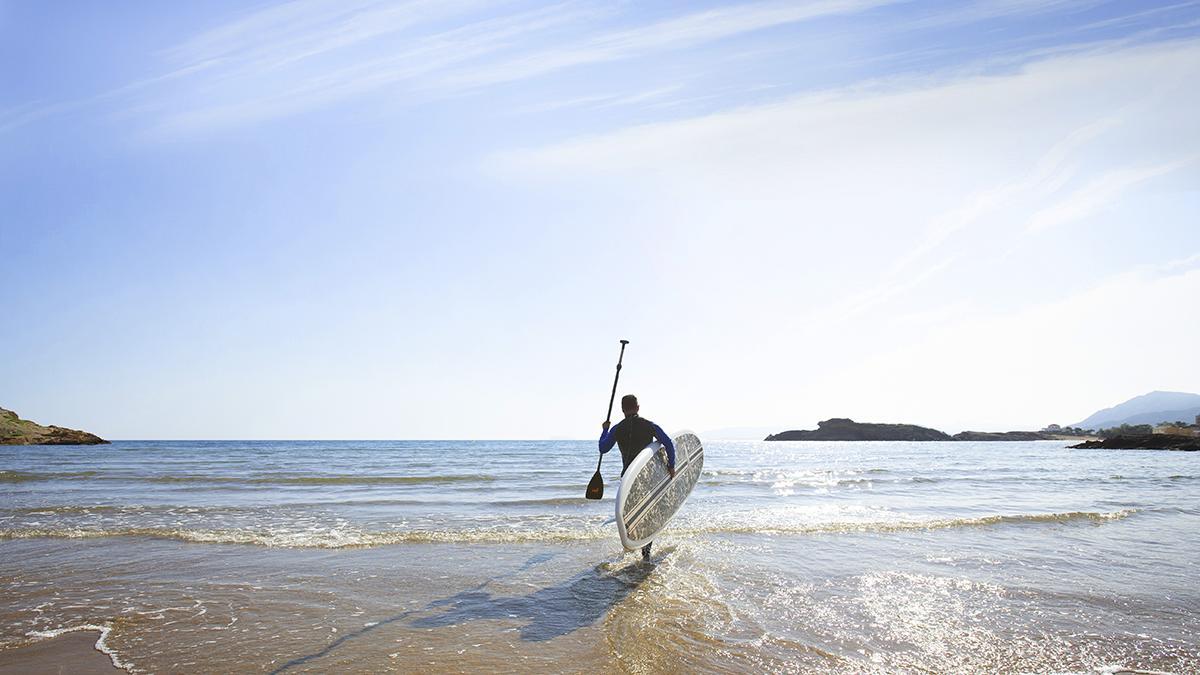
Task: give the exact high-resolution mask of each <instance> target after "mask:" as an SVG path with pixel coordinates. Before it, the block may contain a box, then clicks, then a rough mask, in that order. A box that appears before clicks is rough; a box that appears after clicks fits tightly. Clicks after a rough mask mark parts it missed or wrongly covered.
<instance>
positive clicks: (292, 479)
mask: <svg viewBox="0 0 1200 675" xmlns="http://www.w3.org/2000/svg"><path fill="white" fill-rule="evenodd" d="M86 479H93V480H106V481H126V482H133V483H137V482H143V483H219V484H229V485H422V484H429V485H438V484H444V483H482V482H491V481H494V480H496V478H495V476H490V475H486V474H448V475H444V476H437V475H433V476H372V475H369V474H342V475H335V476H296V475H292V474H286V475H275V476H272V475H259V476H250V477H241V476H213V475H206V474H183V475H160V476H155V475H150V476H145V475H133V474H119V473H115V474H114V473H110V474H105V473H102V472H99V471H68V472H60V473H46V472H26V471H0V483H27V482H33V481H48V480H86Z"/></svg>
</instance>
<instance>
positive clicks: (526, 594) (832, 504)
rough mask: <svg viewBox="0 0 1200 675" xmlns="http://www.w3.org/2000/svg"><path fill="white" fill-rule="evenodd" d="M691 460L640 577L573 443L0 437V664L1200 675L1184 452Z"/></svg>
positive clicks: (737, 453)
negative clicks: (62, 646) (43, 657)
mask: <svg viewBox="0 0 1200 675" xmlns="http://www.w3.org/2000/svg"><path fill="white" fill-rule="evenodd" d="M1064 445H1065V444H1064V443H1054V442H1035V443H753V442H744V443H741V442H714V443H711V444H708V445H707V447H706V459H705V469H704V474H703V475H702V477H701V481H700V483H699V484H698V485H697V487H696V491H695V493H694V494H693V496H692V498H691V499H689V501H688V502H687V504H686V505H685V506H684V508H683V510H682V511H681V512H680V514H679V516H677V518H676V519H675V521H674V522H673V523H672V525H671V527H669V528H668V530H667V531H666V532H665V533H663V535H662V536H661V537H660V539H659V541H658V542H657V543H656V545H655V555H654V558H653V560H652V561H651V562H650V563H648V564H647V563H641V562H639V561H638V559H637V557H636V556H635V555H633V554H628V555H627V554H624V553H623V551H622V550H621V548H620V544H619V542H618V540H617V536H616V527H615V525H614V524H613V523H612V522H611V519H612V517H613V502H612V498H613V496H614V495H615V494H616V477H617V474H618V473H619V462H620V460H619V458H617V457H615V456H614V457H609V458H607V459H606V462H605V463H606V472H605V473H606V476H607V477H609V478H610V479H612V480H610V483H609V485H608V487H607V489H606V492H605V494H606V499H605V500H604V501H603V502H599V503H597V502H590V501H587V500H585V499H583V497H582V495H583V489H584V487H585V486H586V483H587V480H588V478H590V476H591V473H592V471H593V470H594V466H595V465H594V461H595V454H594V453H595V446H594V443H591V442H570V441H567V442H550V441H531V442H511V441H504V442H454V441H438V442H189V443H181V442H135V441H126V442H119V443H115V444H113V445H112V446H100V447H87V448H75V447H57V448H56V447H29V448H0V591H2V593H0V647H2V646H12V645H16V644H21V643H23V642H27V641H29V640H31V639H38V638H39V637H41V636H46V635H52V634H54V632H55V631H59V630H64V629H70V628H74V627H80V626H100V627H104V628H107V629H108V635H107V637H106V645H107V646H108V647H109V648H110V649H111V650H112V651H113V653H114V656H115V658H117V659H118V660H119V661H120V662H121V663H122V664H125V665H128V666H129V667H130V668H132V669H136V670H144V671H151V672H172V671H183V670H191V671H195V670H200V671H211V672H230V671H234V670H240V671H244V670H250V671H272V670H277V669H280V668H284V669H285V670H287V671H288V672H306V671H307V672H330V671H350V672H371V671H379V670H385V669H396V670H414V669H419V668H429V667H434V668H438V669H445V670H479V669H506V670H508V669H517V668H530V667H533V668H539V669H545V670H556V671H570V672H582V671H594V670H596V669H598V668H609V669H616V670H619V671H629V672H657V671H663V670H688V671H713V672H724V671H745V670H747V669H753V670H764V669H765V670H770V671H812V670H823V671H847V672H850V671H853V672H862V671H880V672H885V671H886V672H896V671H929V670H932V671H938V672H945V671H964V670H971V671H975V670H990V671H1007V672H1028V671H1041V672H1051V671H1053V672H1062V671H1108V672H1111V671H1114V670H1117V669H1120V668H1139V669H1151V670H1164V671H1172V672H1197V671H1200V638H1198V637H1197V636H1198V635H1200V590H1197V587H1198V585H1197V584H1196V583H1195V579H1196V578H1200V575H1198V574H1197V573H1198V572H1200V570H1198V569H1197V567H1198V566H1200V563H1198V562H1197V561H1198V560H1200V555H1198V554H1200V499H1198V498H1200V453H1173V452H1153V451H1111V450H1089V451H1083V450H1071V449H1068V448H1065V447H1064Z"/></svg>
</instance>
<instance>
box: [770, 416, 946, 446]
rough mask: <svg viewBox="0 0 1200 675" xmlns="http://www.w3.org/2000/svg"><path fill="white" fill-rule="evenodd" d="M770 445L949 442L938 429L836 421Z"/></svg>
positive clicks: (774, 436) (780, 436) (776, 436)
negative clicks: (820, 442)
mask: <svg viewBox="0 0 1200 675" xmlns="http://www.w3.org/2000/svg"><path fill="white" fill-rule="evenodd" d="M765 440H768V441H949V440H951V438H950V436H949V435H948V434H946V433H943V432H941V431H938V430H937V429H930V428H928V427H919V426H917V425H915V424H872V423H869V422H855V421H854V420H851V419H846V418H842V417H835V418H833V419H828V420H825V421H823V422H818V423H817V428H816V429H815V430H795V431H784V432H781V433H778V434H772V435H770V436H767V437H766V439H765Z"/></svg>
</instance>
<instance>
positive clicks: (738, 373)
mask: <svg viewBox="0 0 1200 675" xmlns="http://www.w3.org/2000/svg"><path fill="white" fill-rule="evenodd" d="M1197 81H1200V3H1197V2H1161V3H1156V2H1137V3H1133V2H1093V1H1088V0H1076V1H1072V2H1065V1H1060V0H1005V1H1001V0H976V1H971V0H967V1H959V2H889V1H886V0H872V1H867V0H826V1H818V2H763V1H759V2H753V1H751V2H741V3H730V4H721V3H627V2H608V3H603V2H563V3H555V4H531V3H521V2H499V3H487V2H473V1H462V2H457V1H446V0H442V1H438V2H420V1H412V2H367V1H356V0H337V1H332V0H302V1H296V2H283V3H270V2H256V3H245V2H237V3H235V2H206V3H149V2H106V3H84V2H80V3H69V2H63V3H32V2H0V213H2V214H3V215H2V218H0V260H2V261H3V262H2V263H0V284H2V287H3V288H4V289H6V291H7V293H6V296H7V297H6V301H5V308H6V311H5V313H4V320H3V322H2V323H0V352H2V353H3V354H4V355H5V358H4V359H3V360H2V361H0V405H3V406H4V407H7V408H11V409H14V410H17V411H18V412H20V413H21V414H22V415H23V416H25V417H28V418H32V419H35V420H38V421H42V422H44V423H54V424H61V425H66V426H75V427H81V428H86V429H89V430H92V431H95V432H97V433H100V434H101V435H105V436H107V437H112V438H550V437H567V438H579V437H588V436H590V435H592V432H593V430H594V428H595V427H596V426H597V424H598V423H599V421H600V420H601V419H603V413H604V405H605V404H606V403H607V394H608V388H609V386H610V379H609V378H610V377H611V372H612V366H613V361H614V360H615V357H616V347H617V340H618V339H619V338H627V339H630V340H631V341H632V344H631V345H630V348H629V353H628V355H627V359H626V369H625V370H624V372H623V375H622V377H623V380H622V381H623V386H622V387H621V389H622V391H634V392H637V393H638V394H639V395H640V396H641V397H642V399H643V401H644V406H643V407H644V412H645V413H646V414H647V416H649V417H651V418H652V419H655V420H656V421H658V422H660V423H662V424H663V426H665V427H667V428H670V429H675V428H683V427H689V428H694V429H697V430H707V429H716V428H721V427H734V426H763V427H771V428H779V429H782V428H796V427H802V426H811V425H812V424H814V423H815V422H816V421H817V420H819V419H824V418H827V417H831V416H850V417H854V418H856V419H860V420H873V421H906V422H914V423H921V424H928V425H932V426H937V427H939V428H944V429H947V430H952V431H953V430H959V429H965V428H973V429H1008V428H1030V427H1040V426H1042V425H1045V424H1048V423H1051V422H1056V423H1060V424H1065V423H1070V422H1075V421H1078V420H1079V419H1082V418H1083V417H1085V416H1087V415H1088V414H1090V413H1091V412H1093V411H1094V410H1096V409H1098V408H1100V407H1105V406H1109V405H1112V404H1114V403H1116V402H1118V401H1121V400H1124V399H1126V398H1129V397H1132V396H1134V395H1137V394H1140V393H1144V392H1146V391H1149V390H1152V389H1167V390H1183V391H1196V390H1197V389H1200V359H1197V358H1196V345H1197V344H1200V312H1197V311H1196V298H1198V297H1200V226H1198V222H1200V218H1198V216H1200V122H1198V118H1200V116H1197V115H1196V114H1195V111H1196V110H1197V109H1200V88H1197V87H1196V86H1195V82H1197ZM1142 319H1146V321H1144V322H1143V321H1141V320H1142Z"/></svg>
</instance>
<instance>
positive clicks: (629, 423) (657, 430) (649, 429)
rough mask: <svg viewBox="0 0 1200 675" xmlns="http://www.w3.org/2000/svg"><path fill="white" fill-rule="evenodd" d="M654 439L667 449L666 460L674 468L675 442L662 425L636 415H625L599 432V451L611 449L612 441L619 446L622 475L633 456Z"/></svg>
mask: <svg viewBox="0 0 1200 675" xmlns="http://www.w3.org/2000/svg"><path fill="white" fill-rule="evenodd" d="M654 439H658V442H659V443H662V444H663V447H665V448H666V449H667V461H668V462H669V465H670V467H671V468H675V444H674V443H672V442H671V437H670V436H668V435H667V434H666V432H665V431H663V430H662V427H660V426H658V425H657V424H655V423H654V422H651V421H650V420H648V419H644V418H642V417H639V416H637V415H634V416H633V417H626V418H625V419H623V420H621V421H620V422H617V423H616V424H615V425H613V426H612V427H610V428H609V430H608V431H607V432H604V433H602V434H600V452H601V454H603V453H605V452H608V451H609V450H612V447H613V444H614V443H615V444H616V445H617V447H619V448H621V461H623V462H624V463H625V465H624V466H622V467H621V475H622V476H624V475H625V469H628V468H629V463H630V462H632V461H633V458H634V457H637V456H638V453H639V452H641V451H642V449H643V448H645V447H646V446H647V445H650V441H653V440H654Z"/></svg>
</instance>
